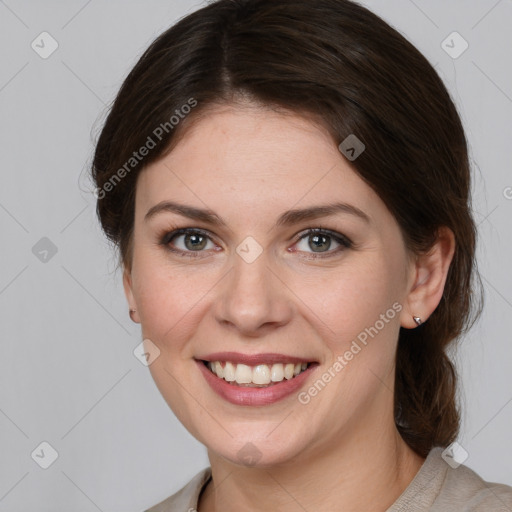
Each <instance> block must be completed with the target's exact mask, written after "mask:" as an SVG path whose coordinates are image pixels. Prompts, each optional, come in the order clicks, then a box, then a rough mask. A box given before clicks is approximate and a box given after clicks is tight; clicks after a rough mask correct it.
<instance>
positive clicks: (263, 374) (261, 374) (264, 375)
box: [252, 364, 270, 384]
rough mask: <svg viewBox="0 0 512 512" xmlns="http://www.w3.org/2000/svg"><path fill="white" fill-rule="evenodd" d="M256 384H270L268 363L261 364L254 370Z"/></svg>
mask: <svg viewBox="0 0 512 512" xmlns="http://www.w3.org/2000/svg"><path fill="white" fill-rule="evenodd" d="M252 382H253V383H254V384H270V368H269V367H268V366H267V365H266V364H259V365H258V366H255V367H254V369H253V370H252Z"/></svg>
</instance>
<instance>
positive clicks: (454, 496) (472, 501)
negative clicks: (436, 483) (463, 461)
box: [432, 461, 512, 512]
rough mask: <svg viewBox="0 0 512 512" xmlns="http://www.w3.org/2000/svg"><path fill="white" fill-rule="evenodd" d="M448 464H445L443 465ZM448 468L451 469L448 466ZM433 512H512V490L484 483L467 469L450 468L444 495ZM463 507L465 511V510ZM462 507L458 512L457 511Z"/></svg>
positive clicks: (441, 495)
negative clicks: (454, 511) (436, 511)
mask: <svg viewBox="0 0 512 512" xmlns="http://www.w3.org/2000/svg"><path fill="white" fill-rule="evenodd" d="M443 462H444V461H443ZM447 466H448V465H447ZM434 505H435V507H434V508H433V509H432V510H439V511H441V510H443V511H444V510H451V509H449V507H450V506H451V507H452V508H453V510H456V509H457V510H464V511H468V512H470V511H471V512H484V511H485V512H487V511H490V510H492V511H496V512H510V511H512V487H510V486H508V485H505V484H501V483H496V482H487V481H485V480H483V479H482V478H481V477H480V476H479V475H478V474H477V473H475V472H474V471H473V470H472V469H470V468H469V467H467V466H464V465H461V466H458V467H456V468H452V467H450V466H448V467H447V470H446V476H445V479H444V482H443V486H442V488H441V492H440V494H439V496H438V498H437V499H436V501H435V502H434ZM462 505H463V507H464V508H461V506H462ZM456 507H458V508H456Z"/></svg>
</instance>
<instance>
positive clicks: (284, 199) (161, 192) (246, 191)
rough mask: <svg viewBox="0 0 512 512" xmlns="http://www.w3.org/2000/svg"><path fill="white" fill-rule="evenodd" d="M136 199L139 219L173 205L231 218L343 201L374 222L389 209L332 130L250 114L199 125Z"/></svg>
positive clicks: (150, 174)
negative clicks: (344, 152)
mask: <svg viewBox="0 0 512 512" xmlns="http://www.w3.org/2000/svg"><path fill="white" fill-rule="evenodd" d="M136 197H137V210H139V211H138V215H143V214H144V213H145V212H146V211H147V209H148V208H150V207H151V206H153V205H154V204H156V203H158V202H160V201H166V200H178V201H179V202H182V203H183V202H186V203H187V204H191V205H194V206H197V207H201V208H204V207H208V208H210V209H212V210H214V211H216V212H226V215H227V216H228V215H229V212H232V213H235V212H236V211H238V212H251V213H252V214H254V215H256V216H259V217H261V216H262V214H268V213H270V212H273V213H275V214H276V215H278V213H279V212H281V211H284V210H286V209H289V208H291V207H306V206H309V205H312V204H315V205H317V204H323V203H326V202H327V203H334V202H339V201H347V202H350V203H352V204H354V205H355V206H357V207H358V208H360V209H362V210H365V211H366V212H367V213H368V215H369V216H374V215H378V214H379V210H380V209H381V208H382V207H383V204H382V203H381V202H380V199H379V198H378V196H377V195H376V194H375V192H374V191H373V190H372V189H371V188H370V187H369V186H368V185H367V184H366V183H365V182H364V181H363V180H362V179H361V178H360V177H359V176H358V175H357V174H356V173H355V171H354V170H353V169H352V167H351V166H350V164H349V162H348V161H347V160H346V159H345V158H344V157H343V155H341V153H340V152H339V150H338V148H337V146H336V143H335V142H334V141H333V140H332V138H331V136H330V134H329V133H328V131H327V130H326V129H325V128H323V127H321V126H319V125H318V124H315V123H313V122H312V121H310V120H308V119H305V118H304V117H302V116H299V115H293V114H290V113H286V114H283V113H278V112H275V111H272V110H270V109H261V108H246V107H244V108H234V107H226V108H223V109H220V110H218V111H214V112H212V113H211V114H208V115H207V116H204V117H202V118H201V119H200V120H199V121H196V122H195V123H193V124H192V125H191V128H190V129H188V130H187V132H186V133H185V135H184V137H183V138H182V139H181V140H180V141H179V142H178V144H177V145H176V146H175V148H174V149H173V150H172V151H171V152H170V153H169V154H168V155H166V156H165V157H163V158H162V159H160V160H159V161H157V162H154V163H153V164H152V165H150V166H148V167H147V168H146V169H144V171H143V172H142V173H141V175H140V176H139V179H138V183H137V196H136ZM379 203H380V204H379ZM235 214H236V213H235ZM223 217H224V215H223Z"/></svg>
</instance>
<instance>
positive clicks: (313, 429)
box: [123, 104, 454, 512]
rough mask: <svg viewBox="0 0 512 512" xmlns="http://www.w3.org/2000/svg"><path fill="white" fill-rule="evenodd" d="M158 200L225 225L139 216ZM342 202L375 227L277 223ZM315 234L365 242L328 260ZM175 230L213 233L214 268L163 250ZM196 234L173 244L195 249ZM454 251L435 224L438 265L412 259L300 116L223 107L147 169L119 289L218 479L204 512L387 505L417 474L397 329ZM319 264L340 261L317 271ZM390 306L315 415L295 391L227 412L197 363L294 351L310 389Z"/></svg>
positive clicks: (351, 222) (429, 301)
mask: <svg viewBox="0 0 512 512" xmlns="http://www.w3.org/2000/svg"><path fill="white" fill-rule="evenodd" d="M367 149H368V148H367ZM164 200H171V201H176V202H179V203H182V204H187V205H191V206H195V207H198V208H208V209H210V210H212V211H214V212H215V213H216V214H217V215H219V216H220V217H221V218H222V219H224V220H225V222H226V224H227V227H217V226H211V225H209V224H206V223H205V222H203V221H198V220H190V219H187V218H186V217H182V216H180V215H178V214H176V213H172V212H164V213H160V214H158V215H155V216H154V217H153V218H151V219H150V220H149V221H145V220H144V216H145V214H146V212H147V211H148V210H149V209H150V208H151V207H153V206H154V205H156V204H157V203H159V202H160V201H164ZM338 201H343V202H346V203H349V204H351V205H354V206H356V207H357V208H359V209H361V210H363V211H364V212H365V213H366V214H367V215H368V217H369V218H370V222H369V223H365V222H364V221H363V220H362V219H359V218H358V217H356V216H354V215H350V214H347V213H336V214H334V215H331V216H329V217H322V218H318V219H315V220H309V221H302V222H298V223H296V224H294V225H292V226H288V227H276V226H275V222H276V219H277V218H278V217H279V215H280V214H282V213H283V212H284V211H286V210H289V209H292V208H294V209H295V208H305V207H308V206H312V205H323V204H328V203H332V202H338ZM318 227H321V228H323V229H328V230H331V231H334V232H336V233H340V234H342V235H345V236H346V237H348V238H349V239H350V240H351V241H352V242H353V244H354V245H353V246H352V247H351V248H342V250H341V251H340V252H336V249H337V248H338V247H342V246H340V244H338V243H337V242H336V241H335V239H333V238H327V242H326V246H325V247H323V249H321V251H323V252H315V248H314V244H312V243H311V244H308V241H310V240H311V237H308V236H307V235H306V236H305V237H303V238H302V239H301V240H299V238H300V236H303V235H302V233H304V232H305V231H306V230H307V229H309V228H318ZM176 228H198V229H203V230H206V231H208V232H209V233H210V234H211V238H210V239H207V245H206V246H205V247H204V248H203V249H201V250H202V252H201V255H202V256H203V257H198V258H193V257H186V256H180V255H178V254H174V253H172V252H170V251H169V250H166V248H165V246H163V245H161V244H159V242H160V241H161V240H160V235H161V234H162V233H166V232H170V231H172V230H173V229H176ZM298 235H300V236H298ZM247 236H252V237H253V238H254V239H255V240H256V241H257V242H258V243H259V244H260V246H261V247H262V249H263V252H262V254H261V255H260V256H259V257H258V258H257V259H256V260H255V261H254V262H252V263H247V262H246V261H244V259H242V258H241V257H240V256H239V255H238V254H237V252H236V248H237V246H238V245H239V244H240V243H241V242H242V241H243V240H244V239H245V238H246V237H247ZM185 238H186V237H185V236H184V235H181V236H178V237H177V238H175V239H174V240H173V241H172V243H171V244H170V245H173V246H174V247H176V248H178V249H181V250H183V251H188V252H189V253H191V252H194V251H193V249H190V247H191V245H192V244H189V245H188V246H186V245H185V241H186V240H185ZM329 240H330V242H331V245H330V246H329V245H328V244H329ZM192 247H193V246H192ZM290 248H292V249H295V252H290V251H288V250H287V249H290ZM453 250H454V240H453V234H452V233H451V231H449V230H448V229H441V230H440V234H439V239H438V242H437V244H436V245H435V246H434V247H433V249H432V251H430V252H429V254H428V255H423V256H421V257H420V256H416V255H412V254H409V253H408V252H407V250H406V248H405V245H404V241H403V238H402V235H401V232H400V229H399V226H398V224H397V222H396V221H395V219H394V217H393V216H392V215H391V213H390V212H389V210H388V209H387V208H386V206H385V205H384V203H383V202H382V201H381V199H380V198H379V196H378V195H377V194H376V193H375V192H374V191H373V190H372V189H371V188H370V187H369V186H368V185H367V184H365V183H364V182H363V181H362V180H361V179H360V178H359V177H358V176H357V174H356V173H355V172H354V171H353V170H352V168H351V165H350V162H349V161H348V160H347V159H345V157H344V156H343V155H342V154H341V153H340V152H339V150H338V148H337V146H336V144H335V142H334V141H333V140H332V139H331V137H330V136H329V134H328V133H327V131H326V130H325V129H323V128H321V127H319V126H317V125H315V124H314V123H313V122H312V121H308V120H307V119H305V118H303V117H299V116H298V115H296V114H292V115H283V114H280V113H277V112H274V111H270V110H268V109H265V108H263V107H261V106H260V107H258V106H256V105H252V106H251V105H250V104H247V105H244V106H243V108H242V106H240V105H231V106H224V107H219V108H218V109H216V110H215V111H214V112H213V113H212V114H211V115H209V116H206V117H204V118H202V119H201V120H199V121H198V122H197V123H196V124H195V125H193V127H192V128H191V129H190V130H187V132H186V134H185V136H184V138H183V139H182V140H181V141H180V142H179V143H178V144H177V146H176V147H175V148H174V149H173V150H172V151H171V152H170V153H169V154H168V155H167V156H165V157H164V158H162V159H161V160H159V161H157V162H155V163H153V164H151V165H149V166H148V167H147V168H145V169H144V171H143V172H142V173H141V174H140V176H139V178H138V182H137V190H136V206H135V226H134V244H133V260H132V266H131V268H125V270H124V274H123V283H124V288H125V293H126V297H127V300H128V303H129V305H130V307H131V308H133V309H135V310H136V313H135V314H134V316H133V319H134V321H136V322H140V323H141V327H142V333H143V338H144V339H150V340H151V341H152V343H154V344H155V345H156V346H157V347H158V349H159V350H160V355H159V357H158V358H156V359H155V361H154V362H153V363H152V364H151V365H150V366H149V368H150V371H151V374H152V376H153V378H154V380H155V383H156V385H157V387H158V389H159V390H160V392H161V393H162V396H163V397H164V398H165V400H166V401H167V403H168V404H169V406H170V407H171V409H172V410H173V411H174V413H175V414H176V416H177V417H178V419H179V420H180V421H181V422H182V423H183V425H184V426H185V427H186V428H187V429H188V430H189V432H190V433H191V434H192V435H193V436H194V437H196V438H197V439H198V440H199V441H200V442H201V443H203V444H204V445H205V446H206V447H207V449H208V457H209V460H210V464H211V467H212V474H213V483H210V484H209V485H208V486H207V488H206V490H205V492H203V494H202V495H201V497H200V502H199V506H198V509H199V512H213V511H215V512H219V511H221V510H222V511H224V512H230V511H235V510H236V511H239V510H251V511H260V510H261V511H268V510H280V511H282V512H294V511H299V510H319V511H320V510H322V511H323V510H338V509H339V506H340V503H343V510H344V511H347V512H348V511H354V512H355V511H360V510H373V511H378V510H382V511H385V510H386V509H387V508H388V507H389V506H391V505H392V503H393V502H394V501H395V500H396V499H397V498H398V496H399V495H400V494H401V493H402V492H403V490H404V489H405V488H406V487H407V485H408V484H409V483H410V482H411V480H412V478H413V477H414V476H415V474H416V473H417V472H418V470H419V468H420V467H421V464H422V463H423V462H424V459H423V458H421V457H419V456H418V455H417V454H415V453H414V452H413V451H412V450H411V449H410V448H409V447H408V445H407V444H406V443H405V442H404V441H403V440H402V438H401V437H400V435H399V433H398V431H397V430H396V427H395V423H394V419H393V387H394V372H395V352H396V345H397V339H398V333H399V329H400V326H402V327H405V328H415V327H416V324H415V323H414V321H413V318H412V316H413V315H416V316H419V317H421V318H422V319H423V321H426V320H427V319H428V317H429V315H430V314H431V313H432V312H433V311H434V309H435V308H436V306H437V304H438V303H439V301H440V299H441V295H442V291H443V287H444V283H445V280H446V275H447V271H448V267H449V264H450V261H451V259H452V256H453ZM196 252H197V251H196ZM326 253H329V254H331V257H325V258H318V259H316V260H314V259H311V257H314V256H315V255H319V254H320V256H321V255H322V254H326ZM396 302H397V303H399V304H400V305H401V306H402V309H401V311H400V312H399V313H397V314H396V316H395V317H394V318H393V319H391V320H389V321H388V322H387V323H386V324H385V327H384V328H382V329H381V330H380V331H379V332H378V334H377V335H375V336H374V337H373V338H369V342H368V344H367V345H366V346H364V348H362V350H361V351H360V352H359V353H358V354H357V355H356V356H354V358H353V359H352V360H351V361H349V362H348V364H347V365H346V366H345V367H344V368H343V369H342V370H341V371H339V372H338V373H337V374H336V377H335V378H333V379H332V380H331V381H330V382H329V383H328V384H327V385H326V386H325V387H324V389H322V390H321V392H320V393H319V394H318V395H317V396H316V397H313V398H312V399H311V401H310V402H309V403H308V404H302V403H300V402H299V401H298V400H297V394H296V393H294V394H292V395H291V396H289V397H287V398H285V399H284V400H281V401H278V402H277V403H274V404H271V405H266V406H258V407H248V406H238V405H233V404H231V403H228V402H226V401H224V400H223V399H222V398H220V397H219V396H218V395H217V394H216V393H215V392H214V391H213V390H212V389H211V388H210V387H209V385H208V384H207V383H206V381H205V380H204V378H203V376H202V375H201V373H200V372H199V369H198V368H197V365H196V363H195V361H194V357H195V356H196V357H197V356H200V355H207V354H209V353H213V352H217V351H231V350H232V351H238V352H243V353H246V354H253V353H261V352H278V353H283V354H293V355H296V356H299V357H304V358H306V359H308V360H311V361H314V360H316V361H318V362H319V363H320V366H319V367H318V368H317V369H316V370H315V377H314V379H310V380H308V382H307V383H306V384H305V385H304V387H303V388H302V390H304V389H306V390H307V389H308V388H309V386H311V385H312V384H313V383H314V380H316V379H317V378H319V377H320V376H321V374H323V373H324V372H326V371H327V369H328V368H329V367H331V366H332V365H333V363H334V361H335V360H336V357H337V356H338V355H340V354H344V353H345V352H346V351H347V350H348V348H349V346H350V343H351V342H352V340H354V339H356V337H357V335H358V334H359V333H361V332H362V331H364V329H365V328H367V327H370V326H374V325H375V323H376V321H377V320H378V319H379V318H380V315H381V314H384V313H386V311H387V310H389V309H390V308H391V307H392V304H394V303H396ZM248 442H251V443H252V444H253V445H255V446H256V447H257V449H258V450H259V452H260V453H261V455H260V458H259V460H258V461H257V463H256V464H254V465H250V464H248V463H244V462H243V461H242V460H240V458H239V456H238V451H239V450H240V449H241V448H242V447H244V446H245V445H246V443H248Z"/></svg>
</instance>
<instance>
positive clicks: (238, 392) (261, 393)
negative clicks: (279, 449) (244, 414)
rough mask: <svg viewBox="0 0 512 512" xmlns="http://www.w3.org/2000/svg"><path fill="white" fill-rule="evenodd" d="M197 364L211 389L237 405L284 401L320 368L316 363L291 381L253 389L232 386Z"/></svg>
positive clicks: (267, 403)
mask: <svg viewBox="0 0 512 512" xmlns="http://www.w3.org/2000/svg"><path fill="white" fill-rule="evenodd" d="M196 363H197V364H198V365H199V370H200V371H201V372H202V374H203V376H204V378H205V379H206V382H208V384H209V385H210V387H211V388H212V389H213V390H214V391H215V392H216V393H217V394H218V395H219V396H221V397H222V398H224V399H225V400H227V401H228V402H231V403H232V404H235V405H269V404H273V403H274V402H277V401H279V400H282V399H283V398H286V397H287V396H289V395H291V394H292V393H294V392H295V391H297V390H298V389H299V388H300V387H301V386H302V385H303V384H304V383H305V381H306V379H307V378H308V377H309V376H310V375H311V373H312V372H313V371H314V370H315V368H316V367H317V366H318V364H316V363H314V364H312V365H310V366H308V368H307V369H306V370H304V371H303V372H301V373H300V374H299V375H297V376H296V377H293V378H292V379H290V380H286V379H284V380H282V381H281V382H277V383H276V384H273V385H272V386H268V387H266V388H251V387H246V386H237V385H236V384H230V383H229V382H227V381H225V380H224V379H221V378H220V377H217V375H215V374H214V373H213V372H211V371H210V370H209V369H208V368H207V367H206V366H205V364H204V363H203V362H202V361H198V360H196Z"/></svg>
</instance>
